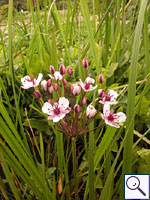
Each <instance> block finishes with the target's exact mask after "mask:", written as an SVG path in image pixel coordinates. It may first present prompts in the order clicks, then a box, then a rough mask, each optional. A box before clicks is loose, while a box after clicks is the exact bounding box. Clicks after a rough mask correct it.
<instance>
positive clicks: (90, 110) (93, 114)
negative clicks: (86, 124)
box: [86, 105, 97, 119]
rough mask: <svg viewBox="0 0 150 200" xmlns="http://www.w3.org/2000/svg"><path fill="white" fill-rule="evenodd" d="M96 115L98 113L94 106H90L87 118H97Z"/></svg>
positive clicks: (87, 110)
mask: <svg viewBox="0 0 150 200" xmlns="http://www.w3.org/2000/svg"><path fill="white" fill-rule="evenodd" d="M96 113H97V110H96V109H95V108H94V106H92V105H88V107H87V109H86V116H87V118H88V119H91V118H93V117H95V115H96Z"/></svg>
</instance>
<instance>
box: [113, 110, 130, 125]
mask: <svg viewBox="0 0 150 200" xmlns="http://www.w3.org/2000/svg"><path fill="white" fill-rule="evenodd" d="M115 115H117V117H118V118H117V119H115V120H114V121H115V122H118V123H119V122H125V121H126V118H127V117H126V115H125V114H124V113H123V112H118V113H116V114H115ZM115 115H114V116H115Z"/></svg>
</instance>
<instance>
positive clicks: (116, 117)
mask: <svg viewBox="0 0 150 200" xmlns="http://www.w3.org/2000/svg"><path fill="white" fill-rule="evenodd" d="M101 117H102V119H104V120H105V123H106V124H108V125H110V126H113V127H116V128H120V126H119V125H118V124H117V123H120V122H125V121H126V115H125V114H124V113H123V112H118V113H116V114H114V110H110V105H109V104H104V108H103V114H102V113H101Z"/></svg>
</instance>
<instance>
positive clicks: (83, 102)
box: [82, 97, 86, 105]
mask: <svg viewBox="0 0 150 200" xmlns="http://www.w3.org/2000/svg"><path fill="white" fill-rule="evenodd" d="M82 104H83V105H85V104H86V98H85V97H84V98H83V99H82Z"/></svg>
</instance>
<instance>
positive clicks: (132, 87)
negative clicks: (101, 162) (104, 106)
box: [122, 0, 147, 198]
mask: <svg viewBox="0 0 150 200" xmlns="http://www.w3.org/2000/svg"><path fill="white" fill-rule="evenodd" d="M146 5H147V0H142V1H141V6H140V11H139V17H138V22H137V25H136V30H135V36H134V41H133V47H132V57H131V66H130V74H129V88H128V102H127V122H126V134H127V138H126V141H125V145H124V153H123V174H130V173H131V168H132V155H131V151H132V145H133V129H134V115H135V94H136V74H137V66H138V54H139V48H140V43H141V33H142V25H143V21H144V12H145V9H146ZM128 129H129V131H128V132H127V130H128ZM122 198H123V194H122Z"/></svg>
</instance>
